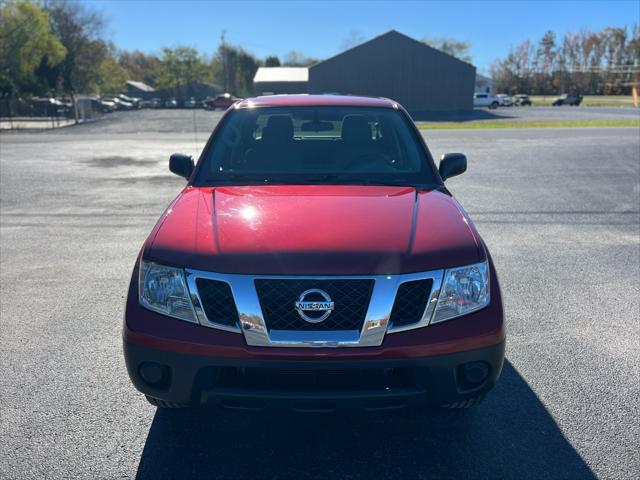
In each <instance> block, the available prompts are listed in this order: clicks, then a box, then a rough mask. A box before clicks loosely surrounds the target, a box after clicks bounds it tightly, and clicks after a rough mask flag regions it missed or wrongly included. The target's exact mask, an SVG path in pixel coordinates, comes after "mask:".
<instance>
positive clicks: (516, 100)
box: [513, 93, 533, 107]
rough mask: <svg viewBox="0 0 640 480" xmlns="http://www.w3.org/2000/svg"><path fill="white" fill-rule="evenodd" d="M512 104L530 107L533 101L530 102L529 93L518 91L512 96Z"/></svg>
mask: <svg viewBox="0 0 640 480" xmlns="http://www.w3.org/2000/svg"><path fill="white" fill-rule="evenodd" d="M513 104H514V105H516V106H519V107H524V106H528V107H530V106H532V105H533V102H531V99H530V98H529V95H525V94H522V93H519V94H517V95H514V96H513Z"/></svg>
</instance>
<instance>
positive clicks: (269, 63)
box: [264, 55, 280, 67]
mask: <svg viewBox="0 0 640 480" xmlns="http://www.w3.org/2000/svg"><path fill="white" fill-rule="evenodd" d="M264 66H265V67H279V66H280V59H279V58H278V57H277V56H276V55H269V56H268V57H267V58H265V60H264Z"/></svg>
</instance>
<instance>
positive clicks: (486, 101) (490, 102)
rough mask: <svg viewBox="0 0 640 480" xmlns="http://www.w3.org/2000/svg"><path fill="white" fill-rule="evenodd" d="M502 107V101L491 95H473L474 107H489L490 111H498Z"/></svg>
mask: <svg viewBox="0 0 640 480" xmlns="http://www.w3.org/2000/svg"><path fill="white" fill-rule="evenodd" d="M499 105H500V100H499V99H498V98H497V97H495V96H494V95H493V94H491V93H474V94H473V106H474V107H489V108H490V109H492V110H493V109H496V108H498V106H499Z"/></svg>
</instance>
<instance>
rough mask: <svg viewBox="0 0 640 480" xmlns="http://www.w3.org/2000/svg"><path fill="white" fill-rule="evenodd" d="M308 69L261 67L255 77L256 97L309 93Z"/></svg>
mask: <svg viewBox="0 0 640 480" xmlns="http://www.w3.org/2000/svg"><path fill="white" fill-rule="evenodd" d="M308 79H309V69H308V68H307V67H260V68H258V71H257V72H256V75H255V76H254V77H253V87H254V90H255V94H256V95H274V94H281V93H308V89H309V84H308Z"/></svg>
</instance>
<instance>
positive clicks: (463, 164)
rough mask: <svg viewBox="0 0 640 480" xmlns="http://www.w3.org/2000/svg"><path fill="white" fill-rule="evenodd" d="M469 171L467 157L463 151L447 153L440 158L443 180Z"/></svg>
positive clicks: (440, 171) (439, 168) (439, 170)
mask: <svg viewBox="0 0 640 480" xmlns="http://www.w3.org/2000/svg"><path fill="white" fill-rule="evenodd" d="M466 171H467V157H466V156H465V155H464V154H463V153H445V154H444V155H442V157H441V158H440V166H439V167H438V172H439V173H440V176H441V177H442V181H445V180H447V179H448V178H451V177H455V176H456V175H460V174H461V173H464V172H466Z"/></svg>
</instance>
